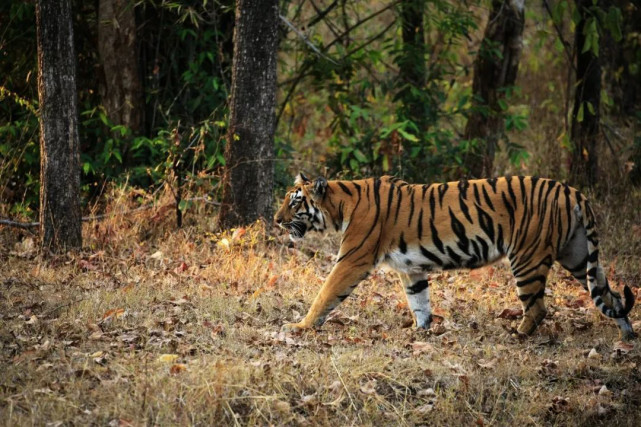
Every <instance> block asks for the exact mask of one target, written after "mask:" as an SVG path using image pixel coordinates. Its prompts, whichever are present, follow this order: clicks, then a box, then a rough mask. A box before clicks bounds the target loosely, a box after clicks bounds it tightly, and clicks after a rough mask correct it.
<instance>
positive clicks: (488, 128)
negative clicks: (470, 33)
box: [464, 0, 525, 177]
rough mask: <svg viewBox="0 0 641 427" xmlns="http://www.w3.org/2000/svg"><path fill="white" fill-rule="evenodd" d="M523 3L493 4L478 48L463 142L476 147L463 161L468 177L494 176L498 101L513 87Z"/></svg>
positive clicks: (500, 126)
mask: <svg viewBox="0 0 641 427" xmlns="http://www.w3.org/2000/svg"><path fill="white" fill-rule="evenodd" d="M524 3H525V2H524V0H493V1H492V11H491V12H490V16H489V18H488V22H487V26H486V28H485V34H484V36H483V41H482V43H481V47H480V49H479V52H478V54H477V56H476V59H475V61H474V81H473V83H472V92H473V96H474V99H473V101H472V106H473V107H472V111H471V113H470V115H469V117H468V120H467V124H466V126H465V134H464V135H465V139H467V140H476V141H477V143H478V144H479V145H477V147H476V148H474V149H471V151H470V153H469V155H468V157H467V158H466V160H465V163H466V165H465V166H466V167H467V169H468V171H469V174H470V176H471V177H484V176H491V175H493V174H494V153H495V151H496V146H497V144H498V141H499V139H500V137H501V136H502V135H503V133H504V132H503V131H504V112H503V110H502V109H501V106H500V105H499V101H500V100H501V99H502V98H504V93H503V92H502V91H501V89H502V88H505V87H509V86H513V85H514V82H515V81H516V74H517V71H518V69H519V59H520V56H521V50H522V47H523V40H522V35H523V25H524V21H525V18H524Z"/></svg>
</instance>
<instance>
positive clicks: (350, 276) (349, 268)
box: [281, 261, 372, 332]
mask: <svg viewBox="0 0 641 427" xmlns="http://www.w3.org/2000/svg"><path fill="white" fill-rule="evenodd" d="M371 268H372V265H370V264H369V263H368V264H366V265H354V264H353V263H351V262H348V261H341V262H338V263H337V264H336V265H334V268H333V269H332V271H331V273H330V274H329V276H327V279H326V280H325V283H323V286H322V287H321V289H320V291H319V292H318V295H316V298H315V299H314V302H313V303H312V306H311V307H310V309H309V311H308V312H307V315H306V316H305V318H304V319H303V320H301V321H300V322H298V323H288V324H286V325H283V327H282V328H281V330H283V331H292V332H293V331H298V330H301V329H308V328H311V327H313V326H321V325H322V324H323V323H325V319H326V318H327V315H328V314H329V313H330V312H331V311H332V310H333V309H334V308H336V306H338V305H339V304H340V303H341V302H343V301H344V300H345V299H346V298H347V297H348V296H349V295H350V294H351V293H352V291H353V290H354V289H355V288H356V286H358V282H360V281H361V280H362V279H364V278H365V277H366V276H367V273H369V271H370V270H371Z"/></svg>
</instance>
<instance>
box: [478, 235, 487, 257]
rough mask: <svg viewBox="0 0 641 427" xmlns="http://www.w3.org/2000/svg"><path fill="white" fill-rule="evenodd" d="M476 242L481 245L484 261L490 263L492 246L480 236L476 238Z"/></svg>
mask: <svg viewBox="0 0 641 427" xmlns="http://www.w3.org/2000/svg"><path fill="white" fill-rule="evenodd" d="M476 241H477V242H479V243H480V244H481V251H482V255H483V258H482V260H483V261H485V262H487V261H489V260H490V259H489V258H490V246H489V245H488V244H487V242H486V241H485V240H483V239H482V238H481V237H480V236H476Z"/></svg>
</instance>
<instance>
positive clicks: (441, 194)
mask: <svg viewBox="0 0 641 427" xmlns="http://www.w3.org/2000/svg"><path fill="white" fill-rule="evenodd" d="M448 187H449V186H448V184H447V183H444V184H441V185H439V186H438V205H439V206H440V207H443V197H444V196H445V193H446V192H447V188H448Z"/></svg>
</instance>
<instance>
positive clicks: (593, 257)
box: [588, 249, 599, 264]
mask: <svg viewBox="0 0 641 427" xmlns="http://www.w3.org/2000/svg"><path fill="white" fill-rule="evenodd" d="M598 260H599V250H598V249H595V250H594V251H593V252H592V253H591V254H589V255H588V262H589V263H591V264H593V263H595V262H597V261H598Z"/></svg>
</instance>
